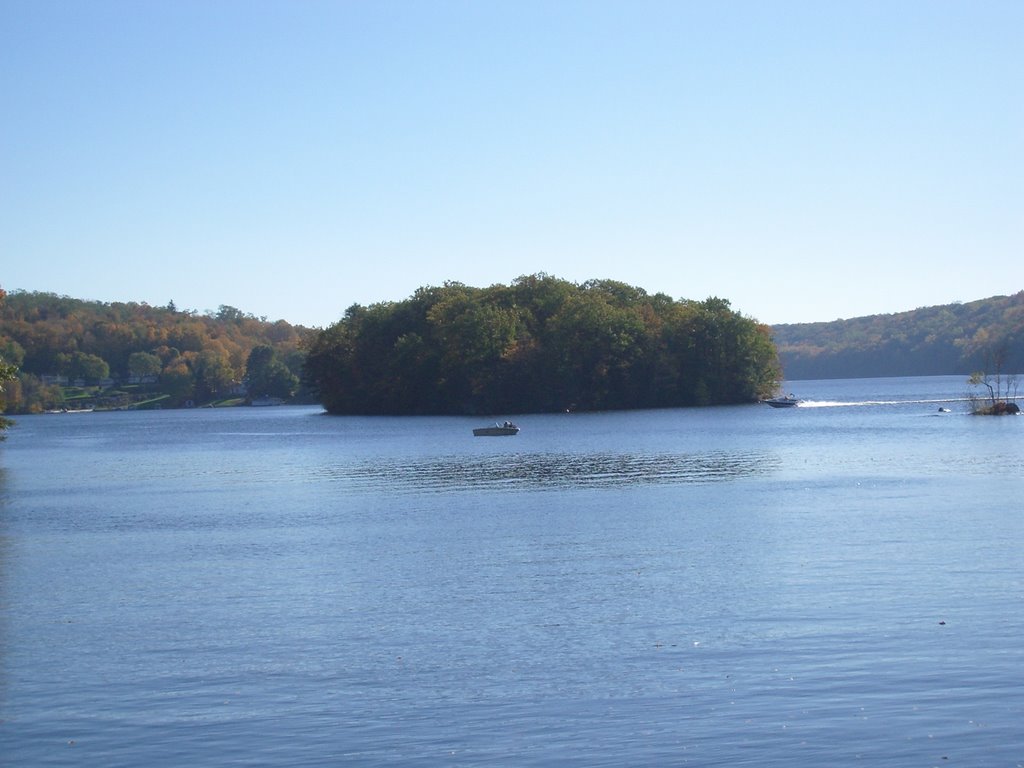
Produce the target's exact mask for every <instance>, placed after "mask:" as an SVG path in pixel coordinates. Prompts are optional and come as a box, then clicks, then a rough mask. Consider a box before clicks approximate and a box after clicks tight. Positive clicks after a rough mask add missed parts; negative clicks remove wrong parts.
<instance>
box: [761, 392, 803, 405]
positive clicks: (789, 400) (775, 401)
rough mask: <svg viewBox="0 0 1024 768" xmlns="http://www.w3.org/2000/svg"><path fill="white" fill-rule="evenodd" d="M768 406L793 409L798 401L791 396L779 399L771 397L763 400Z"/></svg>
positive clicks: (782, 396)
mask: <svg viewBox="0 0 1024 768" xmlns="http://www.w3.org/2000/svg"><path fill="white" fill-rule="evenodd" d="M765 402H766V403H768V405H770V406H771V407H772V408H794V407H796V406H797V405H798V404H799V403H800V401H799V400H797V399H796V398H795V397H793V396H792V395H780V396H779V397H773V398H771V399H769V400H765Z"/></svg>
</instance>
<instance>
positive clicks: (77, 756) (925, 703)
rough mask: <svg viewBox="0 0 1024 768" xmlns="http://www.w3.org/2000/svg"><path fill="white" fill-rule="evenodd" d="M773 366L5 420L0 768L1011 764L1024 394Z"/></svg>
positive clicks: (1017, 750) (1022, 739) (1021, 605)
mask: <svg viewBox="0 0 1024 768" xmlns="http://www.w3.org/2000/svg"><path fill="white" fill-rule="evenodd" d="M790 388H791V389H792V390H793V391H794V393H795V394H796V395H797V396H798V397H801V398H804V400H805V402H804V403H802V404H801V406H800V407H798V408H795V409H788V410H773V409H770V408H768V407H766V406H744V407H734V408H712V409H692V410H669V411H645V412H638V413H606V414H558V415H542V416H535V415H516V414H494V415H493V416H492V417H491V420H493V419H498V420H504V419H505V418H514V419H515V420H516V422H517V423H519V424H520V426H521V427H522V432H521V433H520V434H519V435H518V436H516V437H513V438H474V437H473V436H472V433H471V430H472V428H473V427H474V426H481V425H483V424H484V423H486V421H487V420H486V419H483V420H479V419H466V418H408V419H407V418H334V417H329V416H325V415H323V414H322V413H320V411H319V409H316V408H253V409H232V410H224V411H210V410H206V411H193V412H184V411H179V412H163V413H160V412H156V413H108V414H101V413H93V414H66V415H53V416H37V417H20V418H19V419H18V420H17V421H18V424H17V426H16V427H15V428H14V429H13V430H12V431H11V432H10V434H9V438H8V440H7V441H6V442H5V443H4V444H3V446H2V447H0V643H2V645H0V648H2V656H0V763H2V764H5V765H6V764H10V765H25V766H47V765H76V766H77V765H97V766H100V765H102V766H140V765H149V766H179V765H187V764H195V765H203V766H228V765H246V766H261V765H262V766H270V765H299V766H314V765H316V766H320V765H367V766H369V765H373V766H377V765H395V766H398V765H414V766H415V765H420V766H434V765H454V766H466V765H493V764H507V765H524V766H529V765H566V764H568V765H608V766H619V765H659V766H660V765H694V766H710V765H721V766H734V765H758V766H822V765H843V764H849V763H859V764H864V765H872V766H875V765H883V766H908V765H919V766H932V765H941V766H957V765H959V766H987V765H992V766H1018V765H1022V764H1024V729H1022V728H1021V723H1024V643H1022V642H1021V638H1022V637H1024V501H1022V499H1024V419H1022V418H1020V417H1004V418H976V417H970V416H967V415H966V409H967V405H966V403H965V402H963V397H964V392H965V390H966V385H965V383H964V381H963V378H962V377H953V378H945V377H939V378H924V379H880V380H850V381H830V382H794V383H792V384H791V385H790ZM940 407H943V408H948V409H949V410H950V412H949V413H942V412H940V411H939V408H940Z"/></svg>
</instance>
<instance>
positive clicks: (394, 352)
mask: <svg viewBox="0 0 1024 768" xmlns="http://www.w3.org/2000/svg"><path fill="white" fill-rule="evenodd" d="M778 375H779V370H778V365H777V361H776V354H775V348H774V345H773V344H772V341H771V338H770V335H769V332H768V329H767V328H766V327H765V326H762V325H759V324H758V323H757V322H755V321H754V320H752V319H750V318H747V317H743V316H742V315H740V314H738V313H737V312H735V311H733V310H732V309H731V307H730V305H729V302H728V301H725V300H723V299H717V298H712V299H708V300H706V301H703V302H696V301H687V300H682V301H675V300H673V299H671V298H669V297H668V296H666V295H664V294H655V295H653V296H652V295H648V294H647V293H646V292H645V291H644V290H643V289H640V288H635V287H633V286H630V285H626V284H625V283H620V282H616V281H613V280H591V281H588V282H585V283H583V284H580V285H577V284H574V283H570V282H567V281H565V280H560V279H558V278H555V277H551V276H548V275H544V274H538V275H530V276H525V277H521V278H519V279H518V280H515V281H514V282H513V283H512V284H511V285H507V286H506V285H494V286H491V287H489V288H472V287H469V286H466V285H463V284H461V283H455V282H450V283H445V284H444V285H443V286H440V287H426V288H421V289H419V290H417V291H416V292H415V293H414V294H413V295H412V296H411V297H410V298H408V299H406V300H405V301H399V302H391V303H382V304H374V305H372V306H369V307H364V306H360V305H358V304H357V305H354V306H352V307H350V308H349V309H348V310H347V311H346V313H345V316H344V317H343V318H342V320H340V321H339V322H338V323H336V324H334V325H333V326H331V327H329V328H327V329H325V330H324V331H322V332H321V333H320V334H319V336H318V337H317V338H316V340H315V341H314V342H313V345H312V348H311V350H310V353H309V356H308V358H307V361H306V376H307V379H308V381H309V383H310V384H311V385H312V386H313V387H314V388H315V389H316V390H317V391H318V392H319V394H320V397H321V401H322V402H323V404H324V407H325V408H327V410H328V411H330V412H332V413H362V414H405V413H424V414H425V413H512V412H520V413H521V412H542V411H561V410H565V409H581V410H595V409H625V408H652V407H672V406H681V405H704V404H718V403H737V402H749V401H753V400H756V399H757V398H758V397H760V396H763V395H765V394H768V393H769V392H771V391H772V390H773V389H774V387H775V386H776V381H777V378H778Z"/></svg>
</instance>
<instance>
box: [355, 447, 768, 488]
mask: <svg viewBox="0 0 1024 768" xmlns="http://www.w3.org/2000/svg"><path fill="white" fill-rule="evenodd" d="M779 465H780V462H779V459H778V458H777V457H775V456H771V455H766V454H762V453H753V452H749V453H737V452H716V453H707V454H699V455H698V454H628V453H598V454H587V455H578V454H562V453H551V454H516V455H512V456H509V455H495V456H485V457H466V456H451V457H444V458H435V459H424V460H412V461H401V460H385V461H381V460H376V461H374V462H367V463H364V464H359V465H357V466H353V467H349V468H347V469H346V470H344V471H343V474H345V475H346V476H348V478H350V479H353V480H356V482H357V483H358V484H360V485H363V484H365V485H368V486H373V487H375V488H378V487H380V485H382V484H387V485H392V486H394V487H398V488H403V487H404V488H406V489H408V490H413V489H418V490H423V489H437V490H445V491H451V490H459V489H464V490H481V489H485V490H502V489H508V490H530V489H536V490H544V489H551V488H599V487H612V486H629V485H671V484H706V483H717V482H723V481H726V480H735V479H738V478H742V477H750V476H754V475H760V474H765V473H768V472H773V471H775V470H777V469H778V468H779Z"/></svg>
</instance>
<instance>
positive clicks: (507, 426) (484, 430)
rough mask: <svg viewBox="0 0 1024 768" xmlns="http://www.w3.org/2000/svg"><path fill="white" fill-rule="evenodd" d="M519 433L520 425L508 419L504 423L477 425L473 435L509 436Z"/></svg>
mask: <svg viewBox="0 0 1024 768" xmlns="http://www.w3.org/2000/svg"><path fill="white" fill-rule="evenodd" d="M518 434H519V427H517V426H516V425H515V424H513V423H512V422H511V421H506V422H505V423H504V424H495V425H494V426H493V427H477V428H476V429H474V430H473V435H474V436H476V437H509V436H511V435H518Z"/></svg>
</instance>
